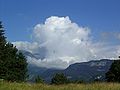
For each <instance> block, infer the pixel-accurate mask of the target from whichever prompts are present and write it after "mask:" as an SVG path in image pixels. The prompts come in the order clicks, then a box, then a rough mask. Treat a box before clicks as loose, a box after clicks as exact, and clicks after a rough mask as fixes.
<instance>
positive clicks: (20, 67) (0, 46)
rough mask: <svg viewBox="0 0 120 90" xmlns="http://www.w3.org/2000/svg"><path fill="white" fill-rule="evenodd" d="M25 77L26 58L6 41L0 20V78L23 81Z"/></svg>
mask: <svg viewBox="0 0 120 90" xmlns="http://www.w3.org/2000/svg"><path fill="white" fill-rule="evenodd" d="M26 77H27V62H26V58H25V56H24V55H23V54H22V53H21V52H19V51H18V49H17V48H16V47H15V46H13V44H11V43H9V42H7V41H6V37H5V36H4V28H3V26H2V24H1V22H0V79H4V80H7V81H18V82H19V81H25V80H26Z"/></svg>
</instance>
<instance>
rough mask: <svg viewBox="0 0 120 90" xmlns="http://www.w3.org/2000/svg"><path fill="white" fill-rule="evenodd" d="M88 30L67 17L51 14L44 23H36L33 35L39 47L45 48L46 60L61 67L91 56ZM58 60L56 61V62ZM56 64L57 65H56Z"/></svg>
mask: <svg viewBox="0 0 120 90" xmlns="http://www.w3.org/2000/svg"><path fill="white" fill-rule="evenodd" d="M89 34H90V30H89V29H88V28H87V27H80V26H78V25H77V24H76V23H73V22H71V20H70V19H69V17H57V16H51V17H49V18H48V19H46V21H45V23H44V24H37V25H36V26H35V28H34V31H33V37H34V38H35V40H36V42H38V43H39V45H40V47H45V48H46V51H47V52H46V60H47V61H46V62H49V63H50V62H52V64H53V65H52V66H53V67H54V63H55V66H60V67H63V66H62V65H61V64H60V63H59V62H62V63H63V65H64V64H65V65H64V66H68V65H69V64H71V63H74V62H80V61H81V60H82V61H83V60H87V59H88V57H91V56H93V52H92V50H91V42H90V37H89ZM57 62H58V63H57ZM56 64H57V65H56Z"/></svg>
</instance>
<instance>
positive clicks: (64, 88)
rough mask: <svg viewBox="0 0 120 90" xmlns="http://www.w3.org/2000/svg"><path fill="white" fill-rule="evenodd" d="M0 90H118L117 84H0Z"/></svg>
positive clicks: (118, 85) (119, 85)
mask: <svg viewBox="0 0 120 90" xmlns="http://www.w3.org/2000/svg"><path fill="white" fill-rule="evenodd" d="M0 90H120V84H118V83H92V84H67V85H46V84H29V83H15V82H14V83H10V82H0Z"/></svg>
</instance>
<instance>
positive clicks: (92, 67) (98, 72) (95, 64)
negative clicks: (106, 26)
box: [22, 49, 113, 82]
mask: <svg viewBox="0 0 120 90" xmlns="http://www.w3.org/2000/svg"><path fill="white" fill-rule="evenodd" d="M41 50H42V49H41ZM22 52H23V54H24V55H25V56H29V57H32V58H36V59H40V58H44V55H43V54H40V55H38V54H32V53H30V52H28V51H24V50H23V51H22ZM112 62H113V60H109V59H101V60H91V61H88V62H81V63H74V64H71V65H70V66H69V67H68V68H66V69H64V70H61V69H56V68H49V69H48V68H45V67H38V66H36V65H33V64H29V65H28V71H29V72H28V73H29V81H32V82H33V81H34V78H35V76H37V75H40V76H41V77H42V78H43V79H44V80H45V81H46V82H50V81H51V78H52V77H53V76H54V74H55V73H64V74H65V75H66V76H67V77H68V78H69V79H71V80H84V81H87V82H90V81H93V80H94V79H96V78H99V79H100V80H104V78H105V73H106V72H107V71H108V70H109V68H110V65H111V64H112Z"/></svg>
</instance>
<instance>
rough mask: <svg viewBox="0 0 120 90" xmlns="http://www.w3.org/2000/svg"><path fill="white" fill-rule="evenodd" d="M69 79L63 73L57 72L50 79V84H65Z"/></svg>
mask: <svg viewBox="0 0 120 90" xmlns="http://www.w3.org/2000/svg"><path fill="white" fill-rule="evenodd" d="M68 82H69V80H68V79H67V77H66V76H65V75H64V74H63V73H57V74H55V76H54V77H53V78H52V80H51V84H57V85H59V84H67V83H68Z"/></svg>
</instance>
